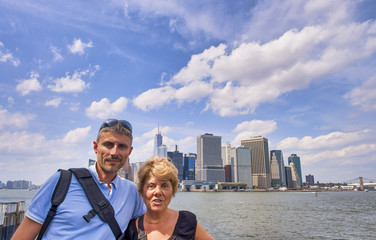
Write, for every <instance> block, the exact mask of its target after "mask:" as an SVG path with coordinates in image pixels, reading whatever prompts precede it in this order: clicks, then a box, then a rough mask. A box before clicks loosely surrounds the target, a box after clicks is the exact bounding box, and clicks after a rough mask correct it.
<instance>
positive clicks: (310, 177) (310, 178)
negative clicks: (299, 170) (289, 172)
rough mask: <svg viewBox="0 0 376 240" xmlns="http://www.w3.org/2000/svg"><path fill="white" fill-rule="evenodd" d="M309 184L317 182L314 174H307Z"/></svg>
mask: <svg viewBox="0 0 376 240" xmlns="http://www.w3.org/2000/svg"><path fill="white" fill-rule="evenodd" d="M305 179H306V183H307V185H314V184H315V178H314V176H313V175H311V174H308V175H306V176H305Z"/></svg>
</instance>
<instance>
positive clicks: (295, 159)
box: [289, 153, 303, 186]
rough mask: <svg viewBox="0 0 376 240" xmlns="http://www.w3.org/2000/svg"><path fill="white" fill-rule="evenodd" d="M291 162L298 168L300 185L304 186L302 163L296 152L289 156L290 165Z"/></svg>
mask: <svg viewBox="0 0 376 240" xmlns="http://www.w3.org/2000/svg"><path fill="white" fill-rule="evenodd" d="M290 163H294V166H295V168H296V171H297V172H298V175H299V178H300V186H303V181H302V168H301V165H300V157H298V155H296V154H295V153H293V154H291V156H290V157H289V165H290Z"/></svg>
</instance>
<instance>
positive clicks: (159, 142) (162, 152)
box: [154, 126, 167, 158]
mask: <svg viewBox="0 0 376 240" xmlns="http://www.w3.org/2000/svg"><path fill="white" fill-rule="evenodd" d="M154 155H157V156H159V157H160V158H163V157H167V146H166V145H163V137H162V134H161V132H160V131H159V126H158V133H157V134H155V137H154Z"/></svg>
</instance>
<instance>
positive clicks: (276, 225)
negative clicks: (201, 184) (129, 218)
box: [0, 190, 376, 239]
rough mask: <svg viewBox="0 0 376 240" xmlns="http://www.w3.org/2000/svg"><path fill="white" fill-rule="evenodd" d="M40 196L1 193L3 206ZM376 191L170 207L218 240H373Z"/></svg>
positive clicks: (217, 199)
mask: <svg viewBox="0 0 376 240" xmlns="http://www.w3.org/2000/svg"><path fill="white" fill-rule="evenodd" d="M35 193H36V191H25V190H6V191H0V202H4V201H20V200H25V201H26V205H28V204H29V203H30V201H31V198H32V197H33V196H34V194H35ZM375 200H376V191H370V192H353V191H343V192H330V191H328V192H326V191H324V192H319V193H318V195H317V197H316V196H315V194H314V193H312V192H206V193H205V192H179V193H177V194H176V196H175V198H174V199H173V200H172V202H171V205H170V206H171V207H172V208H175V209H184V210H190V211H192V212H194V213H195V214H196V215H197V217H198V220H199V221H200V223H201V224H202V225H203V226H204V227H205V228H206V229H207V230H208V232H209V233H210V234H211V235H212V236H213V237H214V238H215V239H375V236H376V201H375Z"/></svg>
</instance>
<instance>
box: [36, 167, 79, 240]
mask: <svg viewBox="0 0 376 240" xmlns="http://www.w3.org/2000/svg"><path fill="white" fill-rule="evenodd" d="M59 171H60V178H59V181H58V182H57V184H56V187H55V190H54V192H53V194H52V198H51V203H52V206H51V208H50V210H49V211H48V213H47V217H46V219H45V220H44V223H43V225H42V228H41V229H40V232H39V234H38V238H37V240H40V239H42V236H43V234H44V233H45V232H46V230H47V228H48V225H49V224H50V222H51V219H52V217H53V216H55V214H56V209H57V207H58V206H59V205H60V204H61V203H62V202H63V201H64V199H65V196H66V195H67V192H68V189H69V186H70V182H71V179H72V173H71V172H70V171H68V170H64V169H59Z"/></svg>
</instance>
